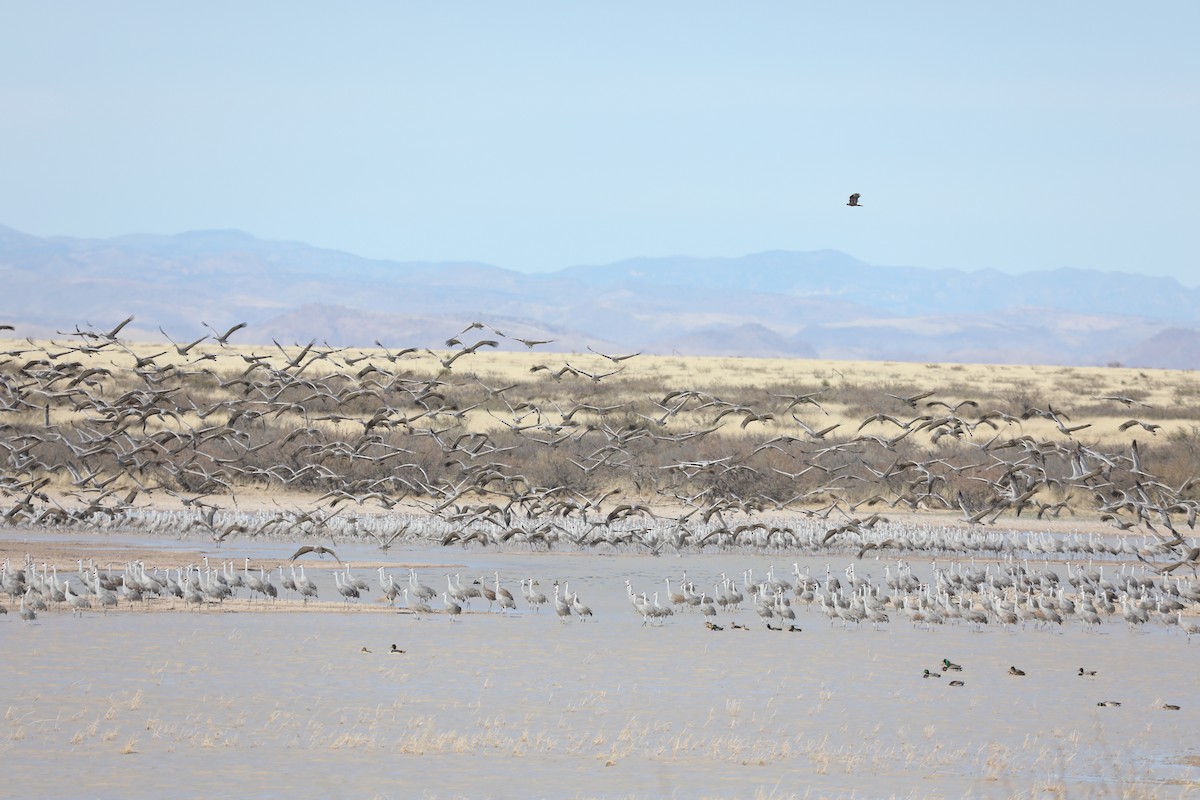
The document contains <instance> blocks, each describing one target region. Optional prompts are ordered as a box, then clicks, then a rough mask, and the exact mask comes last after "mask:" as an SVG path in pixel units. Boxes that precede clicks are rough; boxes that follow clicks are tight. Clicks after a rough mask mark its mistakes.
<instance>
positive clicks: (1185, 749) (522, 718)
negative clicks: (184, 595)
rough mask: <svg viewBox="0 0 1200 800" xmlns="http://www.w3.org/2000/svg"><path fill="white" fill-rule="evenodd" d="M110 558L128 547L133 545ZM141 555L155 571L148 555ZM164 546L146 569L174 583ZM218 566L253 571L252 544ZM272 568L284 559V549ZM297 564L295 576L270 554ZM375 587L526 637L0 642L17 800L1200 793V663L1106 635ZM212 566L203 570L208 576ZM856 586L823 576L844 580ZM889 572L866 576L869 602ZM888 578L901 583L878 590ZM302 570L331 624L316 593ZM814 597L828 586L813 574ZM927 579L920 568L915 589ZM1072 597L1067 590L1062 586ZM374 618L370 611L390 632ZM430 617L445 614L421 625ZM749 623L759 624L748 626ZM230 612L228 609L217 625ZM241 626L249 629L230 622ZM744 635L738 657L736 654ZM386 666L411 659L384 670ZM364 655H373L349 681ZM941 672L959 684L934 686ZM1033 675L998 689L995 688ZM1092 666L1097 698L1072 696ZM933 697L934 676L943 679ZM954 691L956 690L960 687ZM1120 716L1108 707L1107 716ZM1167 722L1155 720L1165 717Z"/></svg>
mask: <svg viewBox="0 0 1200 800" xmlns="http://www.w3.org/2000/svg"><path fill="white" fill-rule="evenodd" d="M122 543H123V544H124V543H125V542H122ZM128 543H129V544H137V545H139V546H144V547H147V548H150V549H155V548H157V547H158V545H159V544H169V543H160V542H158V541H155V540H137V539H135V538H132V537H131V538H130V541H129V542H128ZM177 544H178V543H173V544H169V546H168V547H165V548H162V550H161V556H162V558H161V560H160V562H159V563H158V566H164V567H165V566H169V565H171V566H173V565H174V563H173V562H172V561H171V559H172V558H173V557H174V555H175V553H176V551H177V550H178V548H177V547H176V545H177ZM244 547H245V548H246V549H245V550H244V551H243V550H239V548H238V547H236V546H234V547H227V548H226V549H225V550H224V551H222V552H219V553H213V556H214V559H216V560H219V559H221V558H233V559H239V561H238V563H239V565H240V563H241V562H240V559H241V558H242V556H243V554H244V555H251V556H254V557H256V558H261V557H267V556H268V555H270V556H274V557H278V556H279V555H280V554H279V553H273V552H272V553H270V554H265V553H264V552H263V547H262V546H261V545H259V544H254V545H253V552H251V549H250V548H251V545H250V544H249V543H247V544H246V545H244ZM284 549H285V550H286V547H285V548H284ZM284 555H286V553H284ZM339 555H341V556H342V558H343V559H347V558H349V559H355V560H356V561H357V562H360V563H362V564H363V565H364V566H363V567H359V566H358V564H357V563H356V565H355V573H356V574H360V573H361V576H362V577H366V578H368V579H370V580H371V582H372V585H375V577H376V574H375V572H374V568H373V566H371V567H367V566H365V565H367V564H371V565H373V564H375V563H385V562H387V563H390V564H392V565H393V566H390V567H389V568H388V571H389V572H391V573H392V574H394V575H395V576H396V578H397V580H398V581H400V582H401V583H404V578H405V576H406V574H407V570H406V569H403V568H402V567H401V566H400V565H402V564H421V565H425V566H422V567H420V568H419V570H418V571H419V574H420V576H421V580H422V581H423V582H425V583H427V584H429V585H430V586H432V587H434V588H437V589H439V590H440V589H441V588H443V587H444V585H445V577H444V576H445V574H447V573H449V574H451V575H454V574H460V575H461V576H462V578H463V581H464V582H468V583H469V582H470V580H471V579H473V578H479V577H481V576H487V577H490V576H491V574H492V573H493V572H494V571H495V572H499V575H500V578H501V581H502V583H503V584H504V585H505V586H507V587H509V588H510V589H511V590H512V591H513V593H514V594H515V595H517V598H518V599H517V602H518V604H519V606H520V608H521V613H518V614H514V615H509V616H501V615H499V614H496V613H494V612H493V613H486V612H485V611H484V609H485V608H486V603H485V602H480V601H479V600H475V601H472V606H473V609H472V610H471V611H469V612H468V613H466V614H464V615H463V616H462V618H460V619H459V620H457V621H451V620H450V619H449V618H448V617H447V616H445V615H443V614H434V615H428V616H423V617H422V618H419V619H418V618H416V617H414V616H413V615H411V614H408V613H401V612H396V613H372V614H366V613H361V612H360V611H356V610H355V609H354V608H351V609H348V610H345V611H342V610H333V611H328V610H324V609H327V608H328V606H327V605H326V604H324V603H323V604H322V609H323V610H322V611H301V612H298V613H290V614H278V613H257V612H252V611H245V610H239V611H236V612H233V611H229V610H222V609H218V608H206V609H204V610H203V611H199V612H196V611H183V610H180V611H178V612H177V613H143V612H139V611H122V612H120V613H109V614H101V613H99V612H89V613H87V614H86V615H85V616H84V617H83V618H81V619H77V618H73V617H72V616H71V614H70V613H69V612H63V613H54V612H43V613H42V614H40V615H39V618H38V619H37V621H36V622H35V623H34V624H32V625H23V624H22V623H21V622H20V620H19V618H18V617H17V615H16V614H15V613H10V614H8V615H7V616H6V617H2V618H0V648H2V649H3V653H4V657H5V664H6V666H7V667H8V669H7V670H6V679H5V681H4V682H3V684H2V686H0V700H2V701H3V702H2V707H3V708H4V709H5V718H4V723H3V726H0V757H2V760H3V763H4V764H5V770H4V772H5V779H6V781H7V785H6V792H5V793H6V794H12V795H15V796H23V795H30V794H34V793H35V792H36V793H37V794H38V795H40V796H42V797H61V798H70V797H80V796H102V797H103V796H115V795H117V794H120V795H121V796H122V797H151V796H155V797H157V796H159V795H161V794H163V793H164V792H167V793H170V794H179V793H182V795H183V796H212V795H215V794H217V793H225V794H231V795H234V796H256V797H282V796H289V797H290V796H295V795H297V794H300V795H301V796H360V797H362V796H365V797H385V798H386V797H424V798H448V797H472V798H474V797H496V798H509V797H512V798H524V797H605V798H633V797H636V798H642V797H645V798H658V797H681V798H684V797H688V798H691V797H745V798H765V797H790V796H797V797H804V796H814V797H815V796H834V797H850V796H856V797H889V796H896V797H1009V796H1026V797H1027V796H1031V795H1033V796H1039V795H1045V796H1050V795H1052V794H1054V793H1055V792H1056V791H1058V790H1061V791H1062V793H1063V794H1065V796H1070V797H1076V796H1099V797H1122V796H1134V797H1147V796H1154V797H1186V796H1190V795H1191V794H1192V793H1195V792H1200V768H1198V767H1195V766H1189V765H1190V764H1197V763H1200V761H1198V759H1200V744H1197V743H1196V741H1195V731H1196V729H1197V725H1196V712H1197V709H1200V674H1198V673H1197V670H1196V669H1195V665H1196V664H1197V659H1200V641H1197V642H1195V643H1193V644H1189V643H1188V641H1187V639H1186V638H1185V637H1184V636H1183V635H1181V634H1180V633H1179V631H1175V630H1168V629H1166V628H1164V627H1160V626H1145V628H1144V629H1142V630H1138V631H1130V630H1128V629H1127V628H1126V626H1125V624H1124V623H1123V622H1122V621H1121V620H1120V617H1119V616H1118V617H1115V618H1114V621H1111V622H1109V623H1108V624H1106V625H1104V626H1103V627H1102V632H1099V633H1091V632H1085V631H1083V630H1082V629H1081V627H1080V626H1079V625H1078V623H1075V624H1071V625H1066V626H1063V628H1061V629H1057V628H1056V629H1055V630H1054V631H1034V630H1019V629H1018V630H1015V631H1010V630H1004V629H1002V628H999V627H995V626H988V627H987V628H986V629H985V630H983V631H981V632H974V631H971V630H969V629H968V628H967V626H965V625H963V624H958V625H944V626H936V627H934V628H933V629H932V630H924V629H916V628H914V627H913V626H912V625H911V624H910V623H909V622H908V621H907V620H904V619H903V618H902V617H901V616H900V615H899V614H896V613H893V614H892V622H890V623H889V624H888V625H886V626H884V627H881V629H880V630H878V631H876V630H873V629H872V628H871V626H870V625H867V626H865V627H863V628H861V629H857V630H856V629H854V628H853V627H851V628H850V629H844V628H843V626H842V624H841V623H840V622H838V623H836V624H834V625H832V626H831V625H830V623H829V621H828V620H827V619H826V618H825V617H824V616H823V615H822V614H821V613H820V612H819V611H817V610H816V608H815V607H814V608H813V609H812V610H808V609H806V608H805V606H803V605H802V604H797V605H796V606H795V608H796V613H797V620H796V624H797V625H798V626H800V627H801V628H802V629H803V630H802V632H798V633H790V632H775V631H768V630H766V629H765V627H764V626H763V624H762V623H761V622H760V621H759V619H758V617H757V616H756V615H755V613H754V611H753V609H752V608H743V609H742V610H741V611H739V612H737V613H735V614H726V613H722V614H721V615H719V617H718V618H717V621H718V622H719V623H720V624H723V625H725V626H726V627H725V630H724V631H719V632H718V631H709V630H707V629H706V628H705V627H704V624H703V618H702V617H701V616H700V615H699V614H698V613H696V612H695V611H681V612H679V613H677V614H675V615H674V616H673V617H670V618H668V620H667V621H666V623H665V624H664V625H662V626H647V625H643V624H642V623H643V620H642V618H641V617H640V616H639V615H637V614H635V613H634V612H633V610H632V608H631V606H630V604H629V602H628V601H627V600H626V589H625V581H626V580H629V581H630V582H631V584H632V585H633V587H634V588H635V589H636V590H638V591H646V592H648V593H650V594H653V592H655V591H658V592H660V593H662V595H663V596H664V597H665V590H666V583H665V579H666V578H668V577H669V578H671V579H672V582H673V583H674V582H675V581H677V580H678V579H679V577H680V576H681V574H682V572H683V571H684V570H686V571H687V573H688V575H689V576H690V577H691V578H692V579H693V580H695V581H696V583H697V585H698V588H700V589H704V588H705V587H706V585H707V586H709V587H711V584H712V583H714V582H715V581H716V580H717V579H718V578H719V576H720V574H721V573H722V572H724V573H726V574H729V575H730V576H737V577H740V575H741V573H742V572H743V571H744V570H746V569H750V568H753V569H754V570H755V574H756V575H761V574H763V573H765V571H766V569H767V568H768V567H769V566H771V565H772V564H773V565H774V566H775V568H776V571H777V573H778V574H780V575H784V574H788V575H789V577H790V572H791V560H788V559H785V558H782V557H780V556H775V557H767V556H753V555H736V554H722V555H717V554H712V555H707V554H706V555H693V556H684V557H680V558H676V557H670V558H655V557H651V556H600V555H591V554H589V555H573V554H560V553H496V552H491V551H485V550H459V549H445V548H438V549H428V550H424V549H407V550H399V549H397V550H393V551H391V552H389V553H388V554H387V557H386V558H385V559H383V560H382V561H381V558H380V554H379V553H378V551H377V550H371V549H370V548H366V547H363V548H362V549H361V550H356V549H355V548H354V547H351V546H347V547H345V549H344V551H343V549H342V548H339ZM214 563H217V561H214ZM847 563H849V561H848V560H846V559H844V558H843V559H840V560H835V561H833V562H831V569H832V572H833V573H834V574H837V575H840V574H841V573H842V569H843V568H844V567H845V566H846V564H847ZM886 563H889V562H884V561H870V560H865V561H862V562H856V569H857V570H858V572H859V574H860V575H862V574H865V573H868V572H871V573H874V576H875V577H876V578H877V579H878V578H880V577H881V576H882V570H883V566H884V564H886ZM891 563H894V562H891ZM331 565H333V566H336V565H335V564H332V562H328V563H325V564H324V566H322V565H321V563H320V562H316V561H313V562H308V574H309V575H310V576H312V577H317V578H319V579H320V581H321V596H322V600H332V599H338V596H337V594H336V593H335V592H334V591H333V584H332V580H331V579H330V578H329V574H328V570H327V568H328V567H329V566H331ZM800 566H801V567H804V568H807V569H809V570H810V571H811V573H812V574H813V575H824V573H825V561H823V560H822V561H812V560H807V561H805V560H802V561H801V562H800ZM914 567H915V569H916V571H917V572H918V574H920V573H921V572H922V571H924V572H925V574H926V575H928V572H929V567H928V564H927V563H926V564H921V563H920V562H914ZM1060 571H1061V569H1060ZM523 577H533V578H536V579H537V580H538V581H539V584H540V586H539V588H540V590H541V591H543V592H545V593H546V594H547V595H550V596H551V597H552V596H553V582H554V581H555V580H558V581H560V582H569V584H570V587H571V589H572V591H578V592H579V595H580V598H581V600H583V602H585V603H586V604H587V605H589V606H590V607H591V608H592V609H593V611H594V612H595V618H594V620H592V621H588V622H579V621H578V620H576V619H574V618H572V619H571V620H570V621H569V622H567V623H565V624H564V623H562V622H560V621H559V619H558V618H557V616H556V615H555V613H554V610H553V607H552V604H551V606H548V607H547V608H544V609H542V611H541V612H540V613H532V612H529V611H527V610H525V608H526V606H525V603H524V602H523V600H522V599H521V598H520V595H519V593H518V591H517V589H518V586H517V583H518V580H519V579H520V578H523ZM375 594H377V590H376V591H375V592H372V595H371V598H372V599H368V600H366V601H365V604H367V605H370V607H372V608H378V606H379V604H378V603H377V602H374V600H373V598H374V595H375ZM433 605H434V606H435V607H437V608H440V606H441V604H440V602H435V603H434V604H433ZM747 605H749V604H747ZM232 606H233V604H231V607H232ZM244 607H245V604H242V605H239V606H238V608H244ZM733 621H738V622H740V623H742V624H745V625H747V626H748V628H749V629H748V630H744V631H743V630H734V629H732V628H731V626H730V623H731V622H733ZM392 643H396V644H398V645H399V646H400V647H401V648H403V649H404V650H406V651H407V652H406V653H405V654H403V655H391V654H389V653H387V652H386V651H387V650H388V648H389V647H390V645H391V644H392ZM363 647H367V648H368V649H370V650H371V651H372V652H371V653H361V652H360V649H361V648H363ZM943 658H950V659H952V660H953V661H955V662H957V663H959V664H962V665H963V671H962V672H961V673H946V674H944V675H943V676H942V677H940V678H934V679H923V678H922V677H921V675H922V672H923V670H924V669H926V668H928V669H931V670H935V671H937V667H938V665H939V664H940V663H941V660H942V659H943ZM1014 664H1015V665H1018V666H1020V667H1021V668H1022V669H1024V670H1025V671H1026V672H1027V673H1028V674H1027V675H1026V676H1024V677H1014V676H1010V675H1009V674H1007V672H1008V668H1009V666H1010V665H1014ZM1080 666H1086V667H1087V668H1088V669H1094V670H1097V672H1098V675H1097V676H1096V677H1093V678H1080V677H1078V676H1077V674H1076V672H1077V670H1078V668H1079V667H1080ZM937 674H939V675H942V673H941V672H940V671H938V672H937ZM953 678H958V679H961V680H963V681H964V683H965V685H964V686H962V687H950V686H949V685H948V683H949V681H950V680H951V679H953ZM1102 700H1119V701H1121V703H1122V705H1121V706H1119V707H1098V706H1097V705H1096V703H1097V702H1099V701H1102ZM1164 702H1167V703H1174V704H1177V705H1180V706H1181V707H1182V709H1181V710H1180V711H1167V710H1162V709H1161V708H1159V706H1160V705H1161V704H1162V703H1164Z"/></svg>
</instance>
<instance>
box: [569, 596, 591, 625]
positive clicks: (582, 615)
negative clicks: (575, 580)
mask: <svg viewBox="0 0 1200 800" xmlns="http://www.w3.org/2000/svg"><path fill="white" fill-rule="evenodd" d="M571 610H572V611H574V612H575V616H577V617H579V621H580V622H584V621H585V620H587V619H588V618H590V617H591V616H592V610H591V609H590V608H588V607H587V606H585V605H584V604H583V603H581V602H579V592H571Z"/></svg>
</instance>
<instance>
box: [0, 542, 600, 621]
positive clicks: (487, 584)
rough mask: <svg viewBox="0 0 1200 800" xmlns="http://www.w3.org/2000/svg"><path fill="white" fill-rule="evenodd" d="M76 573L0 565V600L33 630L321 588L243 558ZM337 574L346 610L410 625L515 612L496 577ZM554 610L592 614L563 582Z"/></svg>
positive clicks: (539, 597) (299, 572) (275, 599)
mask: <svg viewBox="0 0 1200 800" xmlns="http://www.w3.org/2000/svg"><path fill="white" fill-rule="evenodd" d="M77 566H78V568H77V570H76V571H74V572H70V573H67V572H63V573H61V574H60V572H59V569H58V566H57V565H50V564H48V563H46V562H42V563H40V564H39V563H36V562H35V561H34V560H33V559H32V558H31V557H26V559H25V562H24V563H21V564H18V565H14V564H13V563H12V561H11V559H5V560H4V561H3V562H0V595H7V596H8V600H9V601H10V602H12V601H15V602H16V604H17V607H18V609H19V615H20V617H21V619H22V621H24V622H32V621H33V620H34V619H36V617H37V612H39V611H48V610H59V611H67V610H69V611H70V612H71V614H72V615H73V616H82V615H83V614H84V613H85V612H88V611H101V612H106V611H108V610H109V609H124V610H136V609H148V608H152V607H153V608H157V609H160V610H161V609H166V608H170V609H178V610H185V609H186V610H192V609H197V610H198V609H201V608H204V607H211V606H223V605H224V604H225V603H226V601H228V600H231V599H234V598H240V599H244V600H246V601H247V602H248V603H250V604H254V603H255V602H258V603H264V602H267V603H289V602H291V603H295V602H299V603H301V604H304V605H307V604H308V603H309V602H312V601H318V600H320V597H321V587H320V586H319V585H318V582H317V581H316V580H314V577H310V576H309V575H308V574H307V572H306V571H305V569H304V565H303V564H295V563H292V562H290V561H289V562H288V563H287V564H286V566H285V565H284V564H276V565H275V566H274V567H273V568H272V569H268V568H266V567H264V566H262V565H259V566H253V567H252V566H251V559H250V558H248V557H247V558H245V559H244V561H243V563H242V564H241V565H240V566H238V565H237V564H235V563H234V562H233V561H222V562H221V563H220V564H213V563H210V560H209V558H208V557H204V559H203V563H202V564H187V565H184V566H180V567H174V568H160V567H154V568H152V569H147V568H146V565H145V564H144V563H143V562H141V561H130V562H128V563H126V564H124V565H123V566H122V567H120V568H119V569H114V568H113V567H112V566H111V565H109V566H108V567H106V568H103V569H102V568H100V567H98V566H97V565H96V564H95V562H94V561H91V560H89V562H88V563H86V564H85V563H84V561H83V560H82V559H80V560H79V561H78V565H77ZM340 566H341V567H342V569H340V570H338V569H334V570H332V571H331V575H332V578H333V589H334V591H335V592H336V593H337V594H338V595H339V596H340V597H341V599H342V603H343V607H344V608H346V609H349V608H352V607H353V606H354V605H357V604H358V603H359V602H360V601H361V600H363V599H366V598H368V597H369V596H370V595H371V593H372V592H374V593H375V597H377V598H378V602H380V603H382V602H386V603H387V607H388V608H396V607H397V601H400V603H401V606H400V608H402V609H404V610H407V611H409V612H411V613H412V614H413V615H415V616H417V617H420V616H421V615H424V614H434V613H438V612H442V613H445V614H447V615H449V616H450V617H451V618H452V619H453V618H457V617H459V616H461V615H462V613H463V611H464V609H466V610H482V611H483V612H484V613H488V612H492V611H493V609H494V610H495V612H496V613H498V614H509V613H512V612H518V611H519V610H520V609H519V608H518V603H517V599H516V597H515V596H514V595H513V593H512V591H510V590H509V589H508V587H507V586H504V585H502V583H501V579H500V573H499V571H493V572H492V574H491V575H490V576H489V575H481V576H480V577H478V578H475V579H470V580H468V581H467V582H464V581H463V578H462V575H461V573H454V574H451V573H448V572H447V573H445V574H444V579H445V586H444V587H441V586H437V587H436V588H435V586H431V585H430V584H429V583H426V582H425V581H423V580H422V579H421V578H420V577H419V576H418V574H417V570H416V569H414V568H410V569H409V570H408V575H407V576H406V577H405V578H403V579H401V580H400V581H397V579H396V576H395V575H394V574H393V573H391V572H388V571H387V569H386V568H385V567H377V568H376V570H375V578H374V581H373V582H372V581H370V580H368V579H367V578H366V577H364V576H363V575H362V574H355V572H354V571H353V566H352V564H350V563H349V562H345V563H341V564H340ZM324 582H325V583H326V584H327V581H324ZM539 586H540V584H539V582H538V581H537V580H535V579H534V578H521V579H520V596H521V598H522V603H521V605H522V607H523V608H524V610H525V611H527V612H531V613H535V614H536V613H540V612H541V609H542V608H543V607H544V606H546V605H548V604H549V601H548V599H547V597H546V594H545V593H544V592H543V591H541V589H540V588H539ZM326 589H328V586H326ZM473 602H475V606H474V607H473V606H472V603H473ZM484 602H486V603H487V607H486V609H479V604H481V603H484ZM430 603H437V605H436V606H432V605H430ZM553 608H554V611H555V613H556V614H557V616H558V618H559V619H560V620H561V621H564V622H565V621H566V620H567V619H569V618H571V617H577V618H578V619H580V620H581V621H586V620H587V619H590V618H591V617H592V610H591V608H589V607H588V606H587V605H586V604H584V603H583V602H582V601H581V600H580V599H579V593H578V591H575V590H572V589H571V588H570V583H569V581H563V582H562V583H561V584H560V583H559V581H557V580H556V581H554V598H553ZM7 613H8V608H7V606H6V605H3V604H0V614H7Z"/></svg>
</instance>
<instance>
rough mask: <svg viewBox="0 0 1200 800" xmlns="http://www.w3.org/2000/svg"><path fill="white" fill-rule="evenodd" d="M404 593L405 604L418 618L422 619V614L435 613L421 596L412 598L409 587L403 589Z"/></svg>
mask: <svg viewBox="0 0 1200 800" xmlns="http://www.w3.org/2000/svg"><path fill="white" fill-rule="evenodd" d="M402 593H403V594H404V605H405V606H407V607H408V610H409V611H412V612H413V616H415V617H417V619H420V616H419V615H420V614H432V613H433V609H432V608H431V607H430V606H429V604H428V603H426V602H425V601H424V600H422V599H421V598H419V597H416V598H415V599H410V598H409V596H408V589H407V588H405V589H403V590H402Z"/></svg>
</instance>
